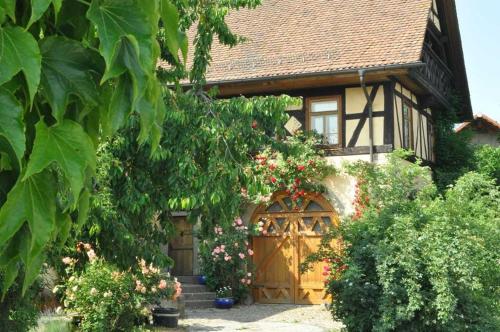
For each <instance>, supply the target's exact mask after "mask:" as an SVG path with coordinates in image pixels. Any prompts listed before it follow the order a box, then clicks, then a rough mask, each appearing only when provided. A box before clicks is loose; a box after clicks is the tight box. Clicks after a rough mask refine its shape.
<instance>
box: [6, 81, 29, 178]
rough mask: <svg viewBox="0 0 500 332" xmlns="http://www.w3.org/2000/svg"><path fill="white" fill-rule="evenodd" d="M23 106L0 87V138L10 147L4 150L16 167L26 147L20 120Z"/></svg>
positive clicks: (19, 165)
mask: <svg viewBox="0 0 500 332" xmlns="http://www.w3.org/2000/svg"><path fill="white" fill-rule="evenodd" d="M22 116H23V108H22V106H21V105H20V104H19V102H18V101H17V100H16V98H15V97H14V96H13V95H12V94H11V93H10V92H8V91H7V90H5V89H3V88H0V140H1V138H2V137H3V138H4V139H5V140H6V141H7V142H8V144H9V146H10V147H11V148H12V150H11V151H13V154H12V153H10V152H11V151H5V152H7V153H8V154H9V156H10V159H11V161H15V162H16V164H17V169H20V167H21V159H22V158H23V155H24V150H25V148H26V139H25V135H24V125H23V121H22ZM0 150H2V148H1V144H0Z"/></svg>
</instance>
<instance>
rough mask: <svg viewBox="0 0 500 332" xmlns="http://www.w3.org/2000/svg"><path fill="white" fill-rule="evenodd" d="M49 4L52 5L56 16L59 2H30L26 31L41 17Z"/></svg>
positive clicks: (38, 0) (40, 0)
mask: <svg viewBox="0 0 500 332" xmlns="http://www.w3.org/2000/svg"><path fill="white" fill-rule="evenodd" d="M51 3H52V4H53V5H54V12H55V14H56V16H57V14H58V13H59V10H61V5H62V3H61V0H31V17H30V20H29V22H28V25H26V30H27V29H29V28H30V26H31V25H32V24H33V23H35V22H36V21H38V20H39V19H40V17H42V15H43V14H44V13H45V12H46V11H47V9H48V8H49V6H50V4H51Z"/></svg>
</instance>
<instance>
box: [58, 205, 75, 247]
mask: <svg viewBox="0 0 500 332" xmlns="http://www.w3.org/2000/svg"><path fill="white" fill-rule="evenodd" d="M71 225H72V220H71V217H70V215H69V214H68V213H62V212H61V211H57V213H56V236H55V239H56V240H58V241H57V242H58V243H59V245H60V246H62V245H63V244H64V243H66V240H67V239H68V237H69V232H70V231H71Z"/></svg>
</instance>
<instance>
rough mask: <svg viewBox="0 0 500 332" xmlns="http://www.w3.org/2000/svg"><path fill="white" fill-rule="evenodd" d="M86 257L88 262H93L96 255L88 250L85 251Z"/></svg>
mask: <svg viewBox="0 0 500 332" xmlns="http://www.w3.org/2000/svg"><path fill="white" fill-rule="evenodd" d="M87 256H88V257H89V261H90V262H93V261H95V260H96V258H97V255H96V254H95V252H94V249H90V250H89V251H87Z"/></svg>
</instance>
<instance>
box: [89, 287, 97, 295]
mask: <svg viewBox="0 0 500 332" xmlns="http://www.w3.org/2000/svg"><path fill="white" fill-rule="evenodd" d="M96 294H97V289H95V288H94V287H92V289H91V290H90V295H96Z"/></svg>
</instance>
